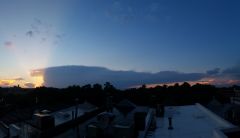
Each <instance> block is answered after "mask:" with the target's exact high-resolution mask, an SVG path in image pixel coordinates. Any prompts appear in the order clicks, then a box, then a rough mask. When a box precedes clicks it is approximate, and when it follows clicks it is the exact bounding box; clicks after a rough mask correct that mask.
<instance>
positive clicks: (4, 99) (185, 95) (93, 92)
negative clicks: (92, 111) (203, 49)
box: [0, 82, 237, 108]
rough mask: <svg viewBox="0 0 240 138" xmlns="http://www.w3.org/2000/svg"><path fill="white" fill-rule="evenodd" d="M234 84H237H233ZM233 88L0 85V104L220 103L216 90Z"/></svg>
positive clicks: (221, 98)
mask: <svg viewBox="0 0 240 138" xmlns="http://www.w3.org/2000/svg"><path fill="white" fill-rule="evenodd" d="M234 87H237V86H234ZM234 87H229V88H216V87H215V86H213V85H203V84H196V85H193V86H191V85H190V84H189V83H187V82H185V83H183V84H182V85H179V84H178V83H176V84H175V85H174V86H167V85H164V86H156V87H154V88H147V87H146V85H142V86H141V87H139V88H131V89H126V90H119V89H116V88H115V87H114V86H113V85H111V84H110V83H109V82H107V83H105V84H104V85H100V84H94V85H90V84H88V85H85V86H81V87H80V86H77V85H73V86H69V87H68V88H63V89H58V88H48V87H38V88H35V89H24V88H19V87H14V88H0V105H1V106H3V105H12V106H14V107H18V108H20V107H25V108H26V107H36V106H38V107H39V106H43V107H44V106H56V105H59V106H61V105H74V104H76V102H78V103H83V102H85V101H87V102H90V103H92V104H94V105H97V106H104V105H105V104H106V101H107V97H112V100H113V103H117V102H119V101H120V100H122V99H124V98H126V99H129V100H131V101H132V102H133V103H135V104H138V105H148V106H154V105H156V104H157V103H160V104H165V105H186V104H194V103H196V102H198V103H201V104H207V103H208V102H209V101H210V100H212V98H213V97H215V98H217V99H219V101H221V102H229V97H226V96H224V95H222V94H221V93H219V92H220V91H221V90H233V89H234Z"/></svg>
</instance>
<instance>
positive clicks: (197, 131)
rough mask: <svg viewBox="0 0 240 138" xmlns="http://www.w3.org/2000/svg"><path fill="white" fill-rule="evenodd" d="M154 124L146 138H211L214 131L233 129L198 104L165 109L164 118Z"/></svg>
mask: <svg viewBox="0 0 240 138" xmlns="http://www.w3.org/2000/svg"><path fill="white" fill-rule="evenodd" d="M168 117H172V124H173V129H172V130H169V129H168ZM156 123H157V128H156V129H155V131H154V132H152V133H150V134H148V138H158V137H161V138H179V136H181V137H184V138H212V137H213V133H214V131H215V130H220V129H227V128H233V127H235V126H234V125H232V124H231V123H229V122H227V121H225V120H223V119H222V118H220V117H218V116H217V115H215V114H213V113H212V112H211V111H209V110H208V109H206V108H204V107H203V106H201V105H200V104H195V105H188V106H168V107H165V115H164V117H163V118H157V120H156Z"/></svg>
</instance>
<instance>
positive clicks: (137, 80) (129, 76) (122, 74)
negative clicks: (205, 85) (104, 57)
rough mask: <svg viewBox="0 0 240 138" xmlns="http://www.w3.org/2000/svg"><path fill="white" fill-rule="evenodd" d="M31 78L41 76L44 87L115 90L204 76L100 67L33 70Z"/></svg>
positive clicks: (197, 78)
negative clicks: (101, 86)
mask: <svg viewBox="0 0 240 138" xmlns="http://www.w3.org/2000/svg"><path fill="white" fill-rule="evenodd" d="M31 75H32V76H38V75H43V76H44V85H45V86H52V87H59V88H62V87H67V86H69V85H74V84H75V85H85V84H94V83H100V84H104V83H105V82H107V81H108V82H111V83H112V84H113V85H114V86H116V87H117V88H128V87H131V86H136V85H142V84H156V83H172V82H180V81H197V80H200V79H202V78H204V77H205V76H206V74H203V73H180V72H176V71H162V72H158V73H147V72H134V71H113V70H109V69H107V68H102V67H87V66H60V67H50V68H46V69H40V70H33V71H32V73H31Z"/></svg>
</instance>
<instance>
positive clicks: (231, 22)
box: [0, 0, 240, 87]
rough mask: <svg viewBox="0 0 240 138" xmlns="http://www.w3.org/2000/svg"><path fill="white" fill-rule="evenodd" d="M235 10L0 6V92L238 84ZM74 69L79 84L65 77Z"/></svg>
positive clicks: (152, 2) (144, 1)
mask: <svg viewBox="0 0 240 138" xmlns="http://www.w3.org/2000/svg"><path fill="white" fill-rule="evenodd" d="M239 7H240V1H239V0H0V65H1V66H0V86H2V87H9V86H13V85H18V84H19V85H20V86H21V87H38V86H42V85H45V86H53V87H61V86H62V87H65V86H67V85H72V84H78V85H82V84H85V83H98V82H97V80H98V81H99V82H104V81H112V82H114V84H115V85H119V87H130V86H131V85H140V84H142V83H151V84H158V83H174V82H182V81H192V82H204V83H211V84H214V85H225V84H226V85H227V84H228V85H229V84H231V85H232V84H240V83H239V82H240V81H239V80H240V56H239V52H240V39H239V38H240V8H239ZM85 67H88V71H89V70H91V68H95V67H100V70H101V69H102V68H104V69H106V70H107V71H109V73H110V72H114V73H116V74H115V75H113V76H118V75H119V71H120V72H125V74H131V73H133V74H138V75H137V76H136V77H132V82H128V81H126V80H124V79H122V80H119V79H118V78H116V77H113V78H115V79H114V80H113V79H110V78H112V77H110V78H109V77H108V75H109V74H108V75H100V76H98V75H99V74H98V75H96V76H98V77H100V78H98V79H95V81H94V80H91V81H85V80H86V79H87V78H89V77H92V78H94V77H95V78H96V76H92V75H89V76H88V75H85V76H84V75H83V76H84V77H83V76H81V75H82V74H81V73H82V72H81V71H82V68H84V69H85ZM63 68H67V71H66V70H64V69H63ZM76 68H78V71H77V72H78V73H80V74H78V73H77V72H75V74H78V75H80V76H79V77H78V78H75V77H70V78H69V77H67V76H71V75H73V76H74V74H71V72H74V71H75V70H76ZM95 69H96V68H95ZM97 69H99V68H97ZM72 70H74V71H72ZM94 71H95V72H91V71H89V74H91V73H96V72H97V73H100V74H101V71H99V70H94ZM107 71H106V72H107ZM56 72H57V73H58V74H57V75H56ZM129 72H131V73H129ZM169 72H170V74H171V75H169V74H168V73H169ZM69 73H70V74H69ZM114 73H113V74H114ZM159 73H160V74H161V75H162V76H161V75H160V76H159V78H160V80H159V79H155V77H156V76H158V74H159ZM110 74H111V73H110ZM133 74H131V75H133ZM140 74H150V76H149V78H150V79H147V80H146V81H145V79H144V78H142V77H140V76H141V75H140ZM196 74H198V75H200V76H199V77H197V78H196V77H192V76H191V75H196ZM59 75H60V76H61V77H62V78H59V77H56V76H59ZM131 75H129V76H125V75H123V76H125V77H126V78H128V77H130V76H131ZM166 75H169V76H170V77H163V76H166ZM178 75H182V76H181V79H179V76H178ZM184 75H186V76H184ZM50 76H51V77H52V78H50ZM153 76H154V77H153ZM189 76H190V77H189ZM66 77H67V78H68V79H66ZM190 78H191V79H190ZM193 78H194V79H193ZM50 80H51V81H50ZM54 80H55V81H56V82H54ZM149 80H152V81H149ZM153 80H154V81H153ZM52 81H53V82H52ZM120 81H123V82H124V83H120ZM118 83H119V84H118ZM60 84H61V85H60Z"/></svg>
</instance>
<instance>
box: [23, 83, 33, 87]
mask: <svg viewBox="0 0 240 138" xmlns="http://www.w3.org/2000/svg"><path fill="white" fill-rule="evenodd" d="M24 86H26V87H27V88H34V87H35V84H33V83H30V82H28V83H25V84H24Z"/></svg>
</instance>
